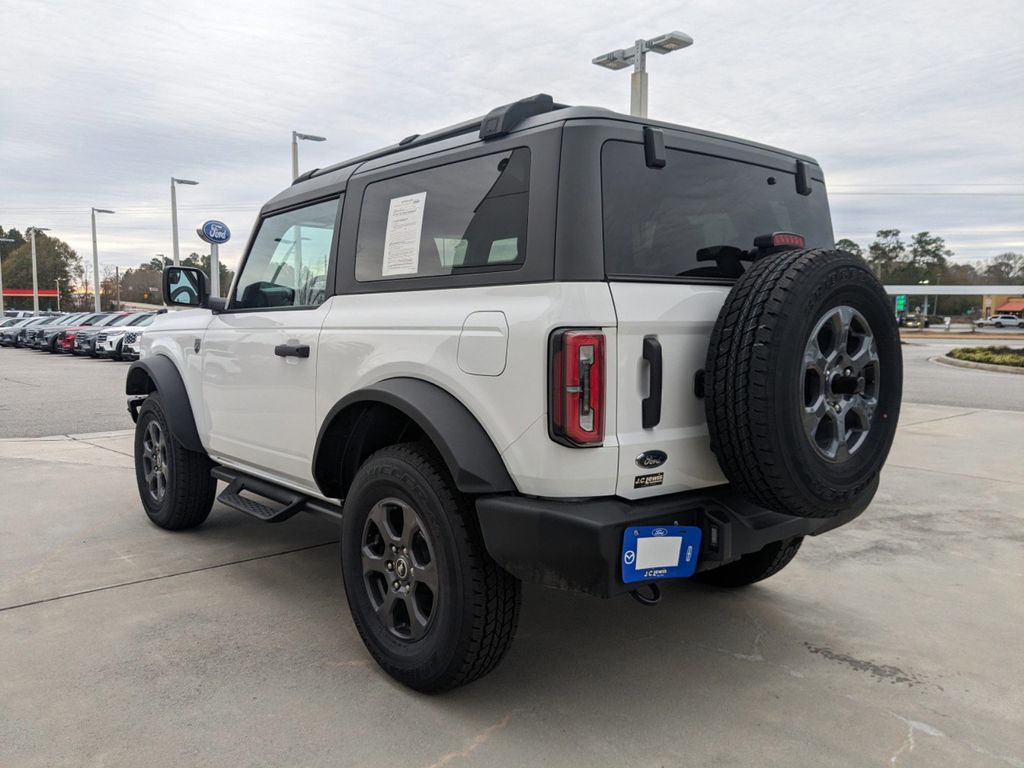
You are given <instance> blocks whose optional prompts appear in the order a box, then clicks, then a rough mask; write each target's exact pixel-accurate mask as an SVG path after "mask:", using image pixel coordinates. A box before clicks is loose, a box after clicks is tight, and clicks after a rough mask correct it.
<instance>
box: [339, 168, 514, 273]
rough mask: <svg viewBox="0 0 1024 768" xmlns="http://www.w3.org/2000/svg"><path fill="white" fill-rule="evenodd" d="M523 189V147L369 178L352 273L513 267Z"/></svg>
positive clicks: (434, 271) (446, 271)
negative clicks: (392, 175)
mask: <svg viewBox="0 0 1024 768" xmlns="http://www.w3.org/2000/svg"><path fill="white" fill-rule="evenodd" d="M529 189H530V150H528V149H525V148H522V149H516V150H512V151H510V152H502V153H499V154H494V155H487V156H485V157H476V158H473V159H471V160H462V161H460V162H457V163H452V164H450V165H445V166H442V167H439V168H430V169H428V170H425V171H417V172H415V173H409V174H406V175H405V176H399V177H396V178H393V179H385V180H383V181H378V182H375V183H373V184H370V185H369V186H367V188H366V192H365V193H364V195H363V206H362V213H361V214H360V218H359V235H358V238H357V241H356V279H357V280H359V281H360V282H366V281H371V280H392V279H401V278H408V277H423V276H428V275H449V274H459V273H464V272H480V271H484V270H489V269H509V268H516V267H518V266H520V265H521V264H522V263H523V261H524V260H525V259H526V225H527V210H528V205H529Z"/></svg>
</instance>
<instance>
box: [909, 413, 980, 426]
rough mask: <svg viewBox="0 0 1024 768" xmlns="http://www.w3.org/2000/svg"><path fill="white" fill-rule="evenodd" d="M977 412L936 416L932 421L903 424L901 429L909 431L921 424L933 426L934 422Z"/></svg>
mask: <svg viewBox="0 0 1024 768" xmlns="http://www.w3.org/2000/svg"><path fill="white" fill-rule="evenodd" d="M977 412H978V411H977V410H973V411H967V413H953V414H950V415H949V416H936V417H935V418H934V419H926V420H925V421H915V422H912V423H910V424H905V425H903V427H904V429H909V428H911V427H920V426H921V425H923V424H934V423H935V422H936V421H949V420H950V419H960V418H963V417H964V416H971V415H973V414H975V413H977Z"/></svg>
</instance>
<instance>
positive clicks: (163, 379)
mask: <svg viewBox="0 0 1024 768" xmlns="http://www.w3.org/2000/svg"><path fill="white" fill-rule="evenodd" d="M124 392H125V394H126V395H129V396H139V395H142V396H145V395H148V394H150V393H152V392H159V393H160V400H161V401H162V402H163V411H164V415H165V416H166V417H167V424H168V426H170V428H171V434H172V435H174V439H175V440H177V441H178V442H179V443H181V444H182V446H184V447H185V448H187V449H188V450H190V451H197V452H201V453H205V452H206V449H205V448H203V443H202V441H200V439H199V431H198V430H197V429H196V422H195V417H194V416H193V414H192V403H191V402H190V401H189V399H188V391H187V390H186V389H185V382H184V381H182V379H181V374H180V373H178V368H177V366H175V364H174V361H173V360H171V358H169V357H167V356H166V355H155V356H153V357H147V358H146V359H145V360H136V361H135V362H134V363H132V364H131V366H130V367H129V368H128V379H127V381H126V382H125V387H124Z"/></svg>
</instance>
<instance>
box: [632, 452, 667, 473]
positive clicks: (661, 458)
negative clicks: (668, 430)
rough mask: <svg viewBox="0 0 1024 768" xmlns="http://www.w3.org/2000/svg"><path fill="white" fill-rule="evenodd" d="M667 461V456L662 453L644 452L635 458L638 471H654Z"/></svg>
mask: <svg viewBox="0 0 1024 768" xmlns="http://www.w3.org/2000/svg"><path fill="white" fill-rule="evenodd" d="M666 461H668V454H667V453H665V452H664V451H644V452H643V453H641V454H640V455H639V456H637V457H636V465H637V466H638V467H640V469H654V468H655V467H660V466H661V465H662V464H664V463H665V462H666Z"/></svg>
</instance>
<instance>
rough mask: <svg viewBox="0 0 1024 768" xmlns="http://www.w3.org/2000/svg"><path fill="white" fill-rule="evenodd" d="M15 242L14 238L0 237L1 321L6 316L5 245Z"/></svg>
mask: <svg viewBox="0 0 1024 768" xmlns="http://www.w3.org/2000/svg"><path fill="white" fill-rule="evenodd" d="M13 242H14V238H13V237H0V320H2V319H3V316H4V243H13Z"/></svg>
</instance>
